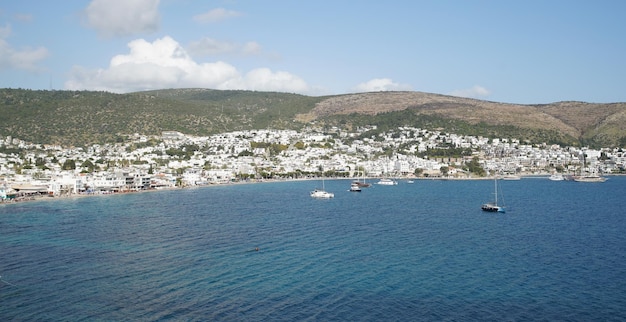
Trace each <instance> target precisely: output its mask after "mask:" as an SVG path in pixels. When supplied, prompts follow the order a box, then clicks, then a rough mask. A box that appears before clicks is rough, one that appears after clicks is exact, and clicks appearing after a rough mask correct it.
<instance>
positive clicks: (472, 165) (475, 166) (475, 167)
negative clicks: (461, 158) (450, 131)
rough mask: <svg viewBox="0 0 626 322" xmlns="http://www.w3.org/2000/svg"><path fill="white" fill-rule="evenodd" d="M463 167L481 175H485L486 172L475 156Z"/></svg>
mask: <svg viewBox="0 0 626 322" xmlns="http://www.w3.org/2000/svg"><path fill="white" fill-rule="evenodd" d="M463 169H464V170H466V171H469V172H471V173H474V174H477V175H479V176H481V177H483V176H485V174H486V172H485V169H483V167H481V166H480V163H479V162H478V157H477V156H475V157H473V158H472V161H470V162H467V163H466V164H465V166H464V167H463Z"/></svg>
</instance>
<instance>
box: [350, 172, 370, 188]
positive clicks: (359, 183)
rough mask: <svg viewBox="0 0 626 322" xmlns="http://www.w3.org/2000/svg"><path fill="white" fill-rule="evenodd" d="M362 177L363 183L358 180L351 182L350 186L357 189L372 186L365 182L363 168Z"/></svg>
mask: <svg viewBox="0 0 626 322" xmlns="http://www.w3.org/2000/svg"><path fill="white" fill-rule="evenodd" d="M362 176H363V181H362V182H361V181H360V180H359V179H356V180H354V181H352V186H353V185H356V186H358V187H359V188H369V187H371V186H372V184H371V183H369V182H365V168H363V171H362ZM351 189H352V188H351Z"/></svg>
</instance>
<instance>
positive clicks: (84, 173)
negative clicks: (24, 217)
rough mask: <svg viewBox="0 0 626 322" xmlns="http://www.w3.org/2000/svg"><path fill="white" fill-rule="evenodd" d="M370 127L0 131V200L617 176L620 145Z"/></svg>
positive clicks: (624, 160)
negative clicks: (114, 138)
mask: <svg viewBox="0 0 626 322" xmlns="http://www.w3.org/2000/svg"><path fill="white" fill-rule="evenodd" d="M376 130H377V129H376V127H375V126H370V127H364V128H358V129H356V130H355V131H353V132H346V131H343V130H340V129H338V128H328V129H321V128H316V127H313V126H310V127H307V128H306V129H305V130H304V131H300V132H298V131H294V130H270V129H268V130H248V131H235V132H228V133H222V134H217V135H212V136H207V137H195V136H190V135H186V134H184V133H179V132H175V131H164V132H162V134H161V135H160V136H147V135H141V134H133V135H128V136H127V137H126V139H124V140H122V141H123V142H118V143H115V144H102V145H100V144H94V145H91V146H88V147H86V148H81V147H70V148H68V147H61V146H57V145H45V144H33V143H28V142H24V141H22V140H20V139H18V138H12V137H10V136H8V137H5V138H0V199H2V200H3V201H4V202H10V201H16V200H17V201H19V200H22V199H32V198H35V197H40V196H53V197H58V196H61V197H62V196H70V195H77V194H109V193H119V192H131V191H143V190H151V189H167V188H176V187H191V186H202V185H211V184H225V183H235V182H256V181H266V180H288V179H310V178H318V177H320V176H324V177H335V178H382V177H392V178H407V179H413V178H439V179H476V178H484V177H489V176H493V175H502V176H511V177H520V176H526V175H547V174H553V173H564V174H568V173H571V174H573V173H581V172H585V173H598V174H614V173H623V172H624V171H625V168H626V153H625V152H624V151H623V150H622V149H606V148H605V149H600V150H597V149H589V148H580V147H561V146H559V145H549V144H528V143H523V142H519V140H515V139H489V138H484V137H475V136H460V135H455V134H450V133H443V132H440V131H432V130H424V129H419V128H412V127H400V128H397V129H394V130H390V131H384V132H382V131H376Z"/></svg>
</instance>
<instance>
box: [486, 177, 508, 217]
mask: <svg viewBox="0 0 626 322" xmlns="http://www.w3.org/2000/svg"><path fill="white" fill-rule="evenodd" d="M493 182H494V191H495V193H494V195H495V200H494V202H488V203H485V204H483V205H482V206H481V207H480V209H482V210H483V211H486V212H501V213H504V212H505V210H504V207H503V206H498V178H497V177H496V178H495V179H494V180H493Z"/></svg>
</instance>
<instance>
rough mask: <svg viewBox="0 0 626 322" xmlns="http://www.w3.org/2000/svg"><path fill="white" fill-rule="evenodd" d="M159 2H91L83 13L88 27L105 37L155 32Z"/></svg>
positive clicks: (117, 0) (154, 0) (98, 0)
mask: <svg viewBox="0 0 626 322" xmlns="http://www.w3.org/2000/svg"><path fill="white" fill-rule="evenodd" d="M158 7H159V0H93V1H91V3H90V4H89V6H87V8H86V9H85V11H84V14H85V20H86V23H87V25H88V26H89V27H91V28H93V29H95V30H96V31H97V32H98V34H99V35H101V36H105V37H120V36H130V35H135V34H139V33H150V32H154V31H157V30H158V29H159V24H160V20H161V18H160V16H159V11H158Z"/></svg>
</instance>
